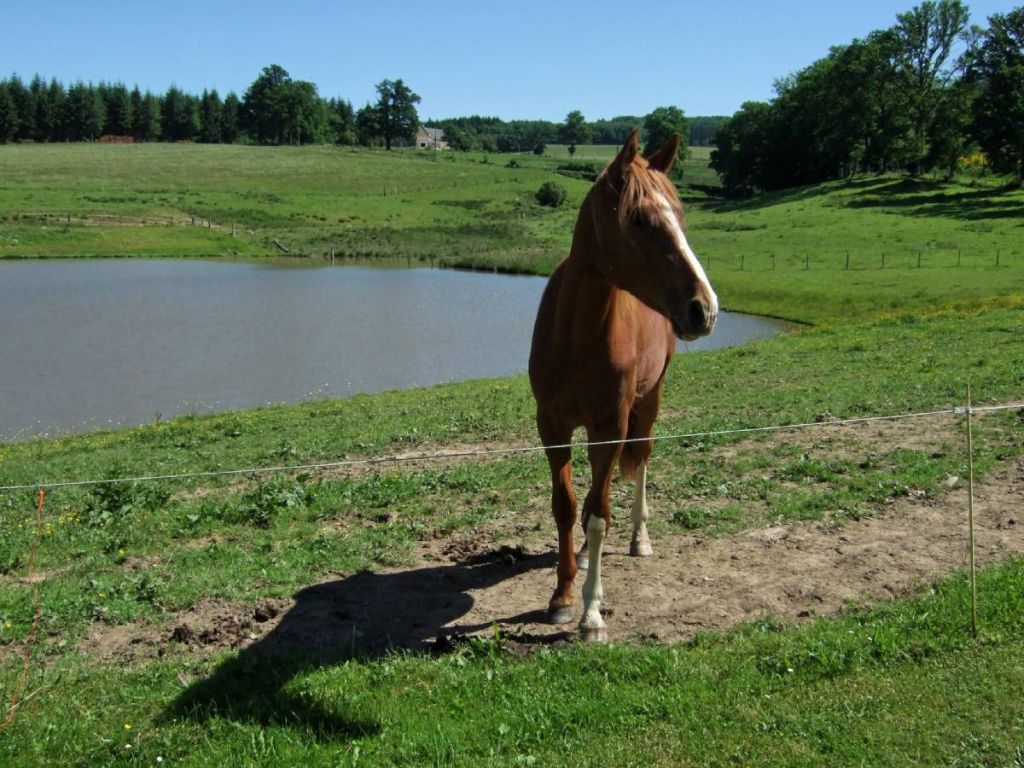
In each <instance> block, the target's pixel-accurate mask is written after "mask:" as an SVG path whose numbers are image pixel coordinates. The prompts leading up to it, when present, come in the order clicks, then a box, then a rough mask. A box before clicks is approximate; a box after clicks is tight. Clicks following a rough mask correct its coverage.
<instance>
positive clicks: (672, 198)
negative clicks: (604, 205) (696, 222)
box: [598, 157, 685, 227]
mask: <svg viewBox="0 0 1024 768" xmlns="http://www.w3.org/2000/svg"><path fill="white" fill-rule="evenodd" d="M610 170H611V166H608V168H605V169H604V171H602V173H601V175H600V177H598V181H602V180H604V181H607V180H608V177H609V171H610ZM624 175H625V178H624V179H623V181H622V189H620V190H619V204H618V214H619V224H620V225H621V226H622V227H626V226H627V224H628V223H629V221H630V219H631V218H632V216H633V214H634V213H635V212H636V211H641V210H643V203H644V200H652V199H654V198H656V197H657V196H658V195H661V196H662V197H664V198H665V200H667V201H668V204H669V205H670V206H672V209H673V210H674V211H675V213H676V215H677V216H678V217H679V224H680V226H685V221H684V218H683V216H684V214H683V204H682V203H681V202H679V195H678V194H676V189H675V187H674V186H673V185H672V182H670V181H669V180H668V177H667V176H666V175H665V174H664V173H659V172H658V171H652V170H651V169H650V167H649V166H648V163H647V161H646V160H645V159H643V158H640V157H637V158H636V159H634V160H633V163H632V165H631V166H630V169H629V172H628V173H626V174H624ZM612 189H613V190H614V187H612ZM644 213H648V214H649V213H651V211H650V210H647V211H644ZM654 213H655V216H656V215H657V207H656V206H655V210H654Z"/></svg>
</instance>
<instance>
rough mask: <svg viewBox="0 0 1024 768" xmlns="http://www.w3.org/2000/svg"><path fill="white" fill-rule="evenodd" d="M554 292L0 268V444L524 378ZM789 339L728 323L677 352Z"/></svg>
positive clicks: (210, 265) (398, 277)
mask: <svg viewBox="0 0 1024 768" xmlns="http://www.w3.org/2000/svg"><path fill="white" fill-rule="evenodd" d="M545 282H546V280H545V279H544V278H536V277H508V276H502V275H490V274H477V273H469V272H455V271H447V270H431V269H364V268H357V267H334V268H296V267H281V266H276V265H267V264H251V263H224V262H216V261H181V260H94V259H90V260H81V261H77V260H76V261H24V262H11V261H7V262H4V261H0V440H11V439H20V438H25V437H30V436H33V435H37V434H54V433H59V432H79V431H84V430H88V429H95V428H100V427H109V426H121V425H132V424H140V423H145V422H148V421H151V420H153V419H156V418H168V417H171V416H174V415H179V414H182V413H189V412H207V411H222V410H230V409H235V408H249V407H253V406H258V405H266V404H268V403H277V402H296V401H301V400H304V399H308V398H313V397H325V396H327V397H337V396H344V395H348V394H352V393H356V392H380V391H384V390H389V389H400V388H409V387H420V386H428V385H431V384H438V383H442V382H448V381H459V380H465V379H474V378H481V377H485V376H503V375H509V374H514V373H519V372H522V371H525V370H526V362H527V358H528V355H529V348H530V335H531V333H532V330H533V318H534V313H535V312H536V307H537V303H538V302H539V300H540V295H541V291H542V290H543V288H544V285H545ZM786 327H789V326H788V324H786V323H781V322H778V321H773V320H766V319H764V318H756V317H750V316H745V315H736V314H730V313H725V314H724V315H723V316H722V317H721V318H720V320H719V323H718V327H717V328H716V329H715V332H714V333H713V334H712V335H711V336H709V337H706V338H704V339H701V340H699V341H697V342H690V343H687V344H685V345H684V344H680V349H689V350H697V349H711V348H714V347H722V346H729V345H735V344H743V343H745V342H747V341H749V340H751V339H754V338H758V337H762V336H770V335H774V334H776V333H779V332H780V331H781V330H784V329H785V328H786Z"/></svg>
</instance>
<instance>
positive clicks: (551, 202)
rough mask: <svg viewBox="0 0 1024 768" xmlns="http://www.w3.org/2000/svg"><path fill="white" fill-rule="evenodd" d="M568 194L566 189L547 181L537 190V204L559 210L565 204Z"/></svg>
mask: <svg viewBox="0 0 1024 768" xmlns="http://www.w3.org/2000/svg"><path fill="white" fill-rule="evenodd" d="M567 196H568V193H567V192H566V191H565V187H563V186H562V185H561V184H557V183H555V182H553V181H545V182H544V183H543V184H541V185H540V189H538V190H537V196H536V197H537V202H538V203H540V204H541V205H547V206H549V207H551V208H558V207H559V206H561V205H562V203H564V202H565V198H566V197H567Z"/></svg>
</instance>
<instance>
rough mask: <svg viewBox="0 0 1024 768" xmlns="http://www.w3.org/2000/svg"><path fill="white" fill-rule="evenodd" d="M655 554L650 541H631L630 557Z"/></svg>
mask: <svg viewBox="0 0 1024 768" xmlns="http://www.w3.org/2000/svg"><path fill="white" fill-rule="evenodd" d="M653 554H654V548H653V547H651V542H649V541H631V542H630V543H629V556H630V557H650V556H651V555H653Z"/></svg>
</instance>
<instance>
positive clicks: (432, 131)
mask: <svg viewBox="0 0 1024 768" xmlns="http://www.w3.org/2000/svg"><path fill="white" fill-rule="evenodd" d="M416 146H417V147H418V148H420V149H448V142H447V141H445V139H444V131H442V130H441V129H440V128H428V127H427V126H425V125H421V126H420V127H419V130H417V131H416Z"/></svg>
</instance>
